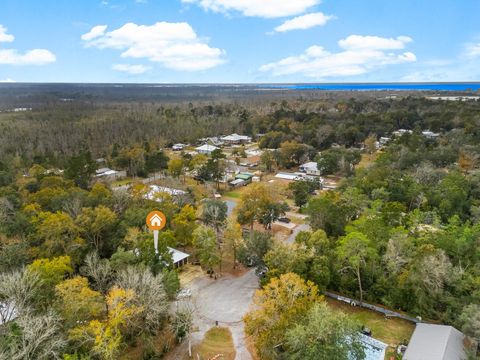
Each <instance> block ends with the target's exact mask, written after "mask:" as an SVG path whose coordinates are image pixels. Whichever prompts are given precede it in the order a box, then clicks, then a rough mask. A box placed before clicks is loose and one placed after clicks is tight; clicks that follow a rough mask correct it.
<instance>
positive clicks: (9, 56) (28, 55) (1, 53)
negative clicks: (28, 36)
mask: <svg viewBox="0 0 480 360" xmlns="http://www.w3.org/2000/svg"><path fill="white" fill-rule="evenodd" d="M7 31H8V29H7V28H6V27H5V26H3V25H2V24H0V43H12V42H14V41H15V36H13V35H12V34H9V33H8V32H7ZM0 45H1V44H0ZM55 61H56V57H55V55H54V54H53V53H52V52H51V51H49V50H46V49H32V50H27V51H25V52H24V53H22V52H20V51H18V50H17V49H3V48H1V47H0V65H17V66H21V65H47V64H51V63H54V62H55ZM7 80H8V79H7Z"/></svg>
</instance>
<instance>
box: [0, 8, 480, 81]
mask: <svg viewBox="0 0 480 360" xmlns="http://www.w3.org/2000/svg"><path fill="white" fill-rule="evenodd" d="M478 14H480V1H478V0H461V1H458V0H401V1H398V0H397V1H385V0H362V1H357V0H348V1H347V0H343V1H342V0H337V1H333V0H323V1H320V0H104V1H101V0H82V1H72V0H42V1H38V0H2V1H1V2H0V81H17V82H147V83H170V82H180V83H198V82H201V83H212V82H215V83H239V82H243V83H245V82H367V81H368V82H386V81H479V80H480V23H479V21H478V19H479V15H478Z"/></svg>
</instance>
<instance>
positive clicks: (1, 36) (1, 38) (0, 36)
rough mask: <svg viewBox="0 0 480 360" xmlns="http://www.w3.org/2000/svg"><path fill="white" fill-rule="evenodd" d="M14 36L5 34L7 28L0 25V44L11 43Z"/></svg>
mask: <svg viewBox="0 0 480 360" xmlns="http://www.w3.org/2000/svg"><path fill="white" fill-rule="evenodd" d="M13 40H15V36H13V35H11V34H7V28H6V27H5V26H3V25H2V24H0V42H12V41H13Z"/></svg>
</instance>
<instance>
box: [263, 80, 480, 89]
mask: <svg viewBox="0 0 480 360" xmlns="http://www.w3.org/2000/svg"><path fill="white" fill-rule="evenodd" d="M259 86H261V87H262V88H264V89H286V90H332V91H355V90H356V91H375V90H376V91H381V90H383V91H385V90H387V91H397V90H398V91H402V90H403V91H413V90H420V91H478V90H480V82H475V83H461V82H459V83H336V84H328V83H325V84H266V85H259Z"/></svg>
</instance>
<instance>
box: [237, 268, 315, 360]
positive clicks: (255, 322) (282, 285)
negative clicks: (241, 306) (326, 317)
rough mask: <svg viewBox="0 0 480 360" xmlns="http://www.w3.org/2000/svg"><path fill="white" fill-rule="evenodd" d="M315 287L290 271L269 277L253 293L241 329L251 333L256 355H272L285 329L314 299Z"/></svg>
mask: <svg viewBox="0 0 480 360" xmlns="http://www.w3.org/2000/svg"><path fill="white" fill-rule="evenodd" d="M321 300H322V296H320V295H319V294H318V288H317V287H316V286H315V285H314V284H313V283H312V282H311V281H305V280H303V279H302V278H301V277H300V276H298V275H297V274H294V273H287V274H284V275H282V276H280V278H273V279H272V280H271V281H270V282H269V283H268V284H267V285H265V286H264V287H263V288H262V289H261V290H257V292H256V293H255V296H254V300H253V301H254V304H255V306H254V309H255V310H252V311H250V312H249V313H247V314H246V315H245V317H244V321H245V332H246V333H247V334H248V335H250V336H253V338H254V343H255V348H256V349H257V351H258V353H259V355H260V358H262V359H274V358H275V351H276V350H275V349H276V348H277V347H278V346H281V345H282V344H283V343H284V341H285V334H286V331H287V329H289V328H290V327H291V326H292V325H294V324H296V323H297V322H298V321H299V320H300V319H301V318H302V317H303V316H304V315H305V314H306V313H307V312H308V311H309V310H310V308H311V307H312V306H313V305H314V304H315V303H317V302H319V301H321Z"/></svg>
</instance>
